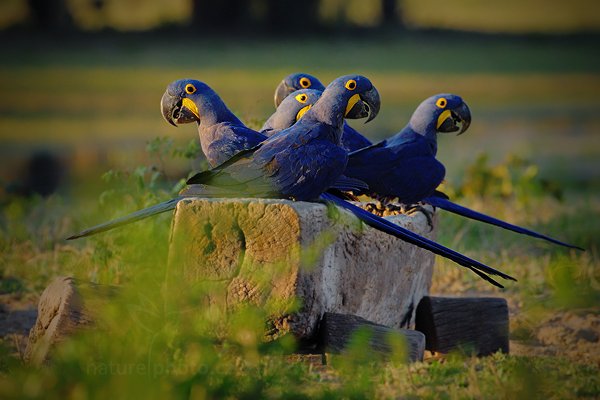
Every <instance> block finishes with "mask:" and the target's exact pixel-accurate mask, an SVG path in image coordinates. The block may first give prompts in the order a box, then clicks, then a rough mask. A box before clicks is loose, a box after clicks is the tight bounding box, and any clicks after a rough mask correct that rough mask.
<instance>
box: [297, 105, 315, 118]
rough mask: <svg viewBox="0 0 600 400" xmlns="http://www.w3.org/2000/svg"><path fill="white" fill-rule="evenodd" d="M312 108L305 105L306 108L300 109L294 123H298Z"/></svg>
mask: <svg viewBox="0 0 600 400" xmlns="http://www.w3.org/2000/svg"><path fill="white" fill-rule="evenodd" d="M311 107H312V104H309V105H307V106H306V107H302V108H301V109H300V111H298V114H296V121H298V120H299V119H300V118H302V116H303V115H304V114H305V113H306V112H307V111H308V110H310V108H311Z"/></svg>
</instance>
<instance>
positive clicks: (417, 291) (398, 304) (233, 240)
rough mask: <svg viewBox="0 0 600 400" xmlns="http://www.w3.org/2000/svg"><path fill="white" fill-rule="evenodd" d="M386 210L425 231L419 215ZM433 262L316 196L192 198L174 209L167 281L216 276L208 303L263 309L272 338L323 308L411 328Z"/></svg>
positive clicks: (296, 330) (308, 332)
mask: <svg viewBox="0 0 600 400" xmlns="http://www.w3.org/2000/svg"><path fill="white" fill-rule="evenodd" d="M388 218H389V219H390V220H392V221H393V222H395V223H397V224H398V225H400V226H403V227H405V228H408V229H410V230H411V231H413V232H415V233H418V234H420V235H423V236H426V237H429V238H433V237H434V230H432V229H431V227H430V226H429V224H428V222H427V219H426V218H425V216H424V215H423V214H422V213H415V214H414V215H412V216H405V215H398V216H392V217H388ZM433 263H434V255H433V254H432V253H430V252H428V251H426V250H422V249H420V248H418V247H416V246H413V245H411V244H408V243H406V242H404V241H402V240H400V239H397V238H394V237H391V236H389V235H387V234H385V233H383V232H380V231H377V230H375V229H373V228H371V227H368V226H366V225H363V224H362V223H360V221H359V220H358V219H357V218H356V217H355V216H353V215H351V214H350V213H349V212H347V211H345V210H341V209H338V208H334V207H327V206H326V205H324V204H320V203H307V202H293V201H287V200H274V199H200V198H198V199H195V198H194V199H186V200H183V201H181V202H180V203H179V204H178V206H177V208H176V211H175V216H174V219H173V225H172V233H171V243H170V249H169V272H168V282H171V283H170V284H173V285H177V284H178V283H180V282H185V283H186V284H192V285H193V284H194V283H195V282H198V283H201V282H205V281H215V282H223V283H224V285H222V287H223V289H222V291H223V293H214V295H213V296H214V298H213V299H212V301H211V303H213V304H214V303H219V302H224V303H225V304H223V307H224V309H231V308H235V307H236V306H238V305H240V304H244V303H248V302H249V303H251V304H256V305H259V306H261V307H267V309H268V310H269V312H270V313H271V315H272V319H271V323H272V326H273V328H274V329H273V330H272V331H273V332H272V336H274V337H277V336H279V335H282V334H286V333H290V332H291V333H293V334H294V335H295V336H296V337H298V338H300V339H308V338H311V337H314V335H315V334H316V331H317V325H318V322H319V320H320V319H321V317H322V315H323V314H324V313H325V312H334V313H342V314H353V315H357V316H360V317H363V318H366V319H368V320H369V321H372V322H374V323H377V324H381V325H385V326H388V327H393V328H407V327H411V326H413V325H414V313H415V310H416V307H417V305H418V304H419V302H420V301H421V298H422V297H423V296H425V295H427V294H428V291H429V287H430V284H431V275H432V269H433ZM209 297H210V295H209ZM296 298H297V299H299V300H300V302H301V305H300V309H299V310H298V309H297V308H296V309H295V308H294V305H295V304H296V303H295V300H296Z"/></svg>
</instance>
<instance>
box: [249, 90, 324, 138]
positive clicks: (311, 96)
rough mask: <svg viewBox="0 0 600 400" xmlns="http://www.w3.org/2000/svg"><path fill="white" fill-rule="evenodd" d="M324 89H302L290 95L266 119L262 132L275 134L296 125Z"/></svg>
mask: <svg viewBox="0 0 600 400" xmlns="http://www.w3.org/2000/svg"><path fill="white" fill-rule="evenodd" d="M321 93H323V91H322V90H316V89H300V90H296V91H295V92H292V93H291V94H290V95H288V96H287V97H286V98H285V99H283V101H282V102H281V103H279V105H278V106H277V110H276V111H275V112H274V113H273V114H272V115H271V116H270V117H269V119H267V120H266V121H265V123H264V124H263V126H262V128H260V133H262V134H264V135H266V136H273V135H275V134H276V133H278V132H280V131H282V130H284V129H287V128H289V127H290V126H292V125H294V124H295V123H296V122H297V121H298V120H299V119H300V118H301V117H302V116H303V115H304V113H305V112H307V111H308V110H310V108H311V107H312V106H313V104H315V103H316V102H317V100H319V97H321Z"/></svg>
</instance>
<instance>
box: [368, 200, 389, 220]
mask: <svg viewBox="0 0 600 400" xmlns="http://www.w3.org/2000/svg"><path fill="white" fill-rule="evenodd" d="M364 209H365V210H367V211H368V212H370V213H371V214H375V215H377V216H379V217H383V213H384V212H385V206H384V205H383V204H381V203H366V204H365V206H364Z"/></svg>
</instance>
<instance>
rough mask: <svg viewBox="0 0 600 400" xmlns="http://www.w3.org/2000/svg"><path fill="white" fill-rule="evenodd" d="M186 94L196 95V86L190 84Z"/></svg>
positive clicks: (187, 86) (186, 87)
mask: <svg viewBox="0 0 600 400" xmlns="http://www.w3.org/2000/svg"><path fill="white" fill-rule="evenodd" d="M185 92H186V93H187V94H194V93H196V86H194V85H192V84H191V83H188V84H187V85H185Z"/></svg>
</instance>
